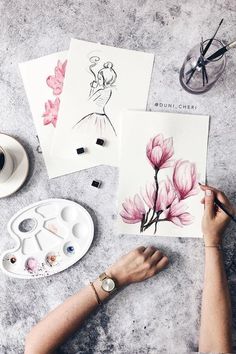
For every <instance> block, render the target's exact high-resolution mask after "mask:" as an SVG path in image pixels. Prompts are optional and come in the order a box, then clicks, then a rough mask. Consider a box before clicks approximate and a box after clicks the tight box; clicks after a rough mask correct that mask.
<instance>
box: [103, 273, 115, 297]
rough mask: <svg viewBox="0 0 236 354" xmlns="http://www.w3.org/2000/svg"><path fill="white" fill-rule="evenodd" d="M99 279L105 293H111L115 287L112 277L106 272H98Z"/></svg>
mask: <svg viewBox="0 0 236 354" xmlns="http://www.w3.org/2000/svg"><path fill="white" fill-rule="evenodd" d="M99 279H100V280H101V282H102V284H101V288H102V290H104V291H106V292H107V293H110V294H111V293H113V292H114V291H115V290H116V289H117V288H116V283H115V281H114V279H112V278H111V277H109V276H108V275H107V274H106V273H102V274H100V275H99Z"/></svg>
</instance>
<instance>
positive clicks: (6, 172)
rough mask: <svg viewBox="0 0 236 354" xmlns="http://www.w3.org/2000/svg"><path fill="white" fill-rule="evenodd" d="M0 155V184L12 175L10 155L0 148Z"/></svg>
mask: <svg viewBox="0 0 236 354" xmlns="http://www.w3.org/2000/svg"><path fill="white" fill-rule="evenodd" d="M0 154H1V157H2V158H1V161H2V166H0V168H1V169H0V183H4V182H6V181H7V180H8V178H9V177H10V176H11V175H12V172H13V167H14V166H13V160H12V157H11V155H10V153H9V152H8V151H6V150H4V149H3V148H2V147H1V146H0Z"/></svg>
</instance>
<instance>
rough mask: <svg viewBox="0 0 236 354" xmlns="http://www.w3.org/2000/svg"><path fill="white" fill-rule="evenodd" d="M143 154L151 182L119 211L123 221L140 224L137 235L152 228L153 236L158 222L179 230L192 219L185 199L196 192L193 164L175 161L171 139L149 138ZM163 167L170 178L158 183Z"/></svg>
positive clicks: (197, 191)
mask: <svg viewBox="0 0 236 354" xmlns="http://www.w3.org/2000/svg"><path fill="white" fill-rule="evenodd" d="M146 155H147V158H148V160H149V162H150V164H151V166H152V168H153V169H154V181H153V183H150V184H149V185H147V186H146V187H145V188H144V189H143V190H141V191H140V195H139V194H138V193H137V194H135V196H134V197H133V198H127V199H126V200H125V201H124V203H123V204H122V207H123V210H122V211H121V212H120V216H121V218H122V220H123V222H125V223H127V224H136V223H140V232H144V231H145V230H147V229H148V228H150V227H153V228H154V231H153V234H155V233H156V232H157V228H158V223H160V222H172V223H173V224H175V225H177V226H180V227H183V226H185V225H190V224H192V222H193V219H194V217H193V216H192V215H191V214H190V213H189V212H187V209H188V206H187V204H186V202H185V200H186V199H187V198H190V197H192V196H194V195H196V194H198V193H199V187H198V183H197V170H196V166H195V164H194V163H192V162H190V161H187V160H177V161H175V160H174V159H173V156H174V148H173V138H167V139H164V137H163V135H162V134H158V135H157V136H155V137H154V138H152V139H150V141H149V143H148V144H147V147H146ZM163 168H171V169H172V178H169V177H167V178H166V179H165V180H161V181H159V180H158V172H159V171H160V170H161V169H163Z"/></svg>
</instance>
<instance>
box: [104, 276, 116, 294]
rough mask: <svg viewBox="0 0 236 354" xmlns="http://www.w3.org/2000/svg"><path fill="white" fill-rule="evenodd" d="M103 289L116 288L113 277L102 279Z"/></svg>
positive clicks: (108, 290)
mask: <svg viewBox="0 0 236 354" xmlns="http://www.w3.org/2000/svg"><path fill="white" fill-rule="evenodd" d="M102 288H103V290H105V291H107V292H110V291H112V290H114V289H115V282H114V280H112V279H111V278H106V279H104V280H103V281H102Z"/></svg>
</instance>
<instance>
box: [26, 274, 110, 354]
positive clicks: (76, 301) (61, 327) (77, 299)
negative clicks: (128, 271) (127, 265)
mask: <svg viewBox="0 0 236 354" xmlns="http://www.w3.org/2000/svg"><path fill="white" fill-rule="evenodd" d="M94 286H95V288H96V290H97V293H98V295H99V298H100V299H101V301H104V300H105V299H106V298H107V297H108V296H109V294H108V293H106V292H104V291H103V290H102V289H101V287H100V283H99V280H96V281H95V282H94ZM97 306H98V302H97V299H96V295H95V293H94V290H93V289H92V287H91V286H90V285H88V286H86V287H85V288H84V289H82V290H81V291H79V292H78V293H76V294H75V295H73V296H71V297H69V298H68V299H67V300H66V301H65V302H64V303H63V304H62V305H60V306H58V307H57V308H56V309H55V310H53V311H52V312H50V313H49V314H48V315H47V316H46V317H45V318H44V319H43V320H42V321H41V322H39V323H38V324H37V325H36V326H35V327H33V329H32V330H31V331H30V333H29V334H28V335H27V337H26V343H25V354H49V353H51V352H52V351H54V350H55V349H56V348H57V347H58V346H59V345H60V344H62V343H63V342H64V341H65V340H66V339H67V338H68V337H69V336H70V335H71V334H72V333H74V332H75V331H76V330H77V329H78V328H79V327H80V325H81V324H82V322H83V321H84V319H85V318H86V317H87V316H88V315H89V314H90V313H91V312H92V311H93V310H95V309H96V307H97Z"/></svg>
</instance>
